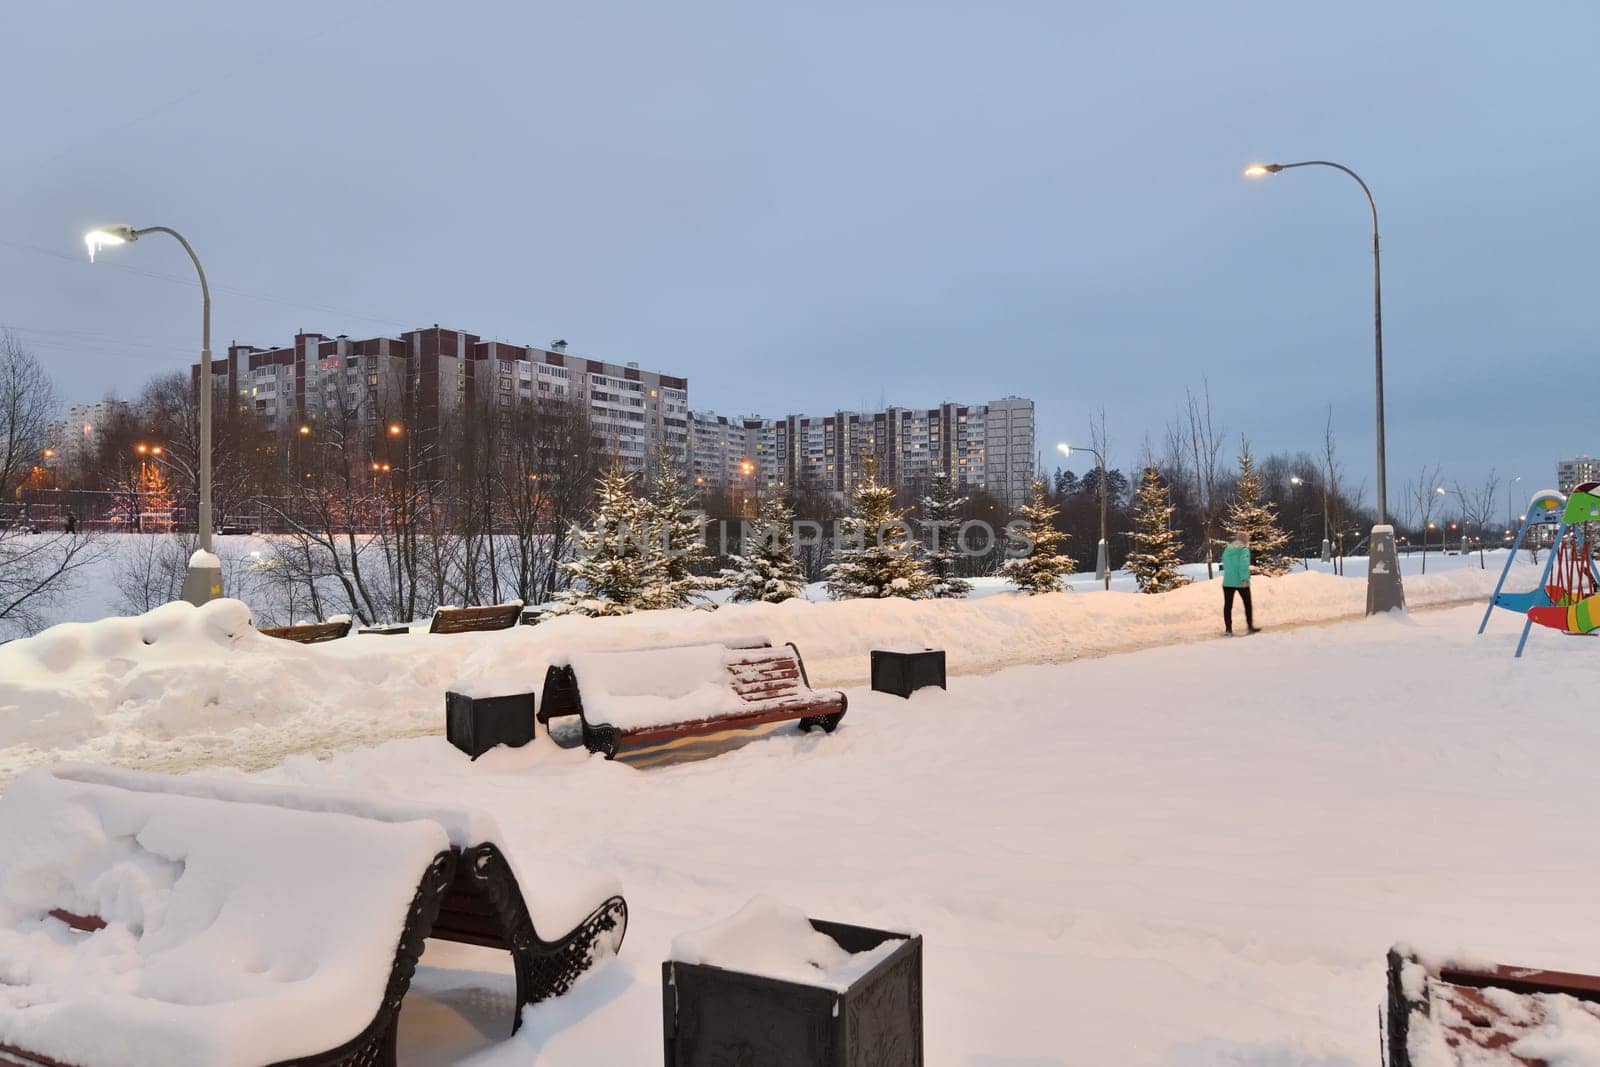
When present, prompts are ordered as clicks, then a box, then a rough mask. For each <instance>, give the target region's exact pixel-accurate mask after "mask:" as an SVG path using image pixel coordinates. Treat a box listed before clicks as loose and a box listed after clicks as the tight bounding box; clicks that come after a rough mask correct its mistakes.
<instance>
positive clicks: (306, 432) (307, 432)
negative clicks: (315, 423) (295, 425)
mask: <svg viewBox="0 0 1600 1067" xmlns="http://www.w3.org/2000/svg"><path fill="white" fill-rule="evenodd" d="M300 436H301V437H310V436H311V427H309V426H302V427H300Z"/></svg>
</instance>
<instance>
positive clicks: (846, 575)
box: [824, 460, 928, 600]
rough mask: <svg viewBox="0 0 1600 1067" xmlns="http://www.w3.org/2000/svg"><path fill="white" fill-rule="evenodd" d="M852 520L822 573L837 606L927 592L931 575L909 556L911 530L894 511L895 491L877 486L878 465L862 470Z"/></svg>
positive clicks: (842, 524) (852, 502) (869, 464)
mask: <svg viewBox="0 0 1600 1067" xmlns="http://www.w3.org/2000/svg"><path fill="white" fill-rule="evenodd" d="M863 468H864V469H863V473H862V480H861V484H860V485H858V486H856V490H855V492H854V493H853V494H852V495H851V499H850V514H849V515H847V516H845V517H844V518H842V519H840V520H839V527H838V533H839V547H838V548H836V549H835V550H834V554H833V558H834V562H832V563H830V564H829V565H828V568H827V570H826V571H825V572H824V573H825V574H826V575H827V579H828V595H829V596H831V597H833V598H834V599H835V600H854V599H857V598H860V597H897V596H900V597H915V596H921V595H922V593H923V592H924V591H925V590H926V589H927V587H928V572H927V571H925V570H923V569H922V564H921V562H920V561H918V560H917V558H916V557H915V556H913V555H912V554H911V547H912V545H911V528H910V527H909V526H908V525H907V524H906V522H905V516H904V515H903V514H902V513H901V512H899V511H896V510H895V508H894V487H893V486H889V485H883V484H881V483H879V481H878V472H877V465H876V464H874V463H872V462H871V461H870V460H869V461H867V462H866V463H865V464H863Z"/></svg>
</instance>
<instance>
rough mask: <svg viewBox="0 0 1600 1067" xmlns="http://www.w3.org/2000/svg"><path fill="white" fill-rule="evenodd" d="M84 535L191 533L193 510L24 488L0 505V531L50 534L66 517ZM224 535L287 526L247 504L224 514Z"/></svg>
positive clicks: (166, 502) (133, 498)
mask: <svg viewBox="0 0 1600 1067" xmlns="http://www.w3.org/2000/svg"><path fill="white" fill-rule="evenodd" d="M68 515H71V516H72V517H73V519H74V520H75V521H76V527H77V529H79V530H81V531H83V532H84V533H90V532H95V533H148V534H167V533H194V531H195V508H194V507H193V506H192V504H191V502H189V501H186V500H178V501H173V500H172V499H171V498H170V497H163V496H159V495H155V494H147V493H116V492H111V491H109V490H105V489H24V490H23V491H22V497H21V499H20V500H19V501H18V502H17V503H14V504H13V503H5V504H0V526H6V527H23V528H27V529H37V530H39V531H41V532H44V533H54V532H59V531H62V530H65V529H66V528H67V516H68ZM219 518H220V523H219V525H220V528H221V530H222V532H223V533H283V532H285V530H286V526H285V524H284V523H283V521H282V519H281V518H279V517H278V516H277V515H276V514H275V513H274V512H272V510H271V509H269V508H266V507H263V506H262V504H261V502H260V501H250V502H249V503H248V504H247V506H245V507H244V508H241V509H240V510H239V513H238V514H236V515H222V516H220V517H219Z"/></svg>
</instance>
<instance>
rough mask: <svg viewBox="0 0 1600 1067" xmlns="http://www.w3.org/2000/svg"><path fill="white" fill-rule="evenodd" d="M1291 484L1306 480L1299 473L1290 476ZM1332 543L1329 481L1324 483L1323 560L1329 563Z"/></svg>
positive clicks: (1301, 483)
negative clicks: (1329, 513)
mask: <svg viewBox="0 0 1600 1067" xmlns="http://www.w3.org/2000/svg"><path fill="white" fill-rule="evenodd" d="M1289 482H1290V484H1291V485H1305V484H1306V480H1305V479H1304V478H1302V477H1300V476H1299V475H1298V474H1293V475H1290V476H1289ZM1332 548H1333V546H1332V544H1331V543H1330V542H1329V540H1328V483H1327V482H1323V483H1322V562H1324V563H1327V562H1329V561H1330V560H1332V559H1333V551H1332Z"/></svg>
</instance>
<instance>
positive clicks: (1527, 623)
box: [1478, 491, 1600, 659]
mask: <svg viewBox="0 0 1600 1067" xmlns="http://www.w3.org/2000/svg"><path fill="white" fill-rule="evenodd" d="M1549 497H1555V498H1556V499H1557V500H1558V501H1560V506H1558V507H1555V508H1544V507H1540V506H1539V504H1540V502H1541V501H1543V500H1545V499H1547V498H1549ZM1565 505H1566V497H1564V496H1562V495H1561V494H1560V493H1551V492H1546V491H1541V492H1538V493H1535V494H1534V495H1533V497H1532V499H1530V500H1529V501H1528V510H1527V511H1526V512H1525V513H1524V514H1523V517H1522V523H1521V525H1520V526H1518V528H1517V537H1516V540H1514V541H1513V542H1512V543H1511V552H1510V554H1509V555H1508V556H1506V565H1505V567H1504V568H1502V569H1501V571H1500V580H1499V581H1498V582H1496V583H1495V586H1494V594H1493V595H1492V596H1490V597H1489V605H1488V606H1487V607H1485V608H1484V609H1483V621H1481V622H1480V623H1478V632H1479V633H1480V634H1481V633H1483V631H1484V630H1485V629H1486V628H1487V627H1488V625H1489V616H1490V615H1491V614H1493V613H1494V609H1495V608H1504V609H1505V610H1506V611H1515V612H1518V613H1520V614H1521V615H1522V616H1523V621H1522V636H1521V637H1520V638H1519V639H1518V640H1517V652H1516V655H1517V658H1518V659H1520V658H1521V657H1522V650H1523V648H1524V647H1525V646H1526V645H1527V643H1528V634H1529V632H1530V631H1531V630H1532V629H1533V620H1532V619H1530V618H1528V617H1527V614H1528V609H1529V608H1535V607H1550V606H1551V601H1550V594H1549V593H1548V592H1546V589H1547V588H1548V587H1549V585H1550V572H1551V571H1552V570H1553V569H1554V568H1555V562H1556V554H1557V553H1558V552H1559V551H1560V549H1561V541H1562V539H1563V538H1564V537H1566V534H1567V529H1568V527H1567V523H1566V521H1565V518H1564V516H1565V512H1566V506H1565ZM1550 525H1554V526H1555V528H1556V536H1555V539H1554V540H1553V541H1551V542H1550V554H1549V555H1547V556H1546V557H1545V561H1544V569H1543V570H1542V571H1540V573H1539V584H1538V585H1537V586H1536V587H1534V588H1533V589H1532V590H1530V591H1528V592H1526V593H1507V592H1505V584H1506V578H1508V577H1509V576H1510V574H1511V565H1512V564H1513V563H1514V562H1516V559H1517V552H1518V551H1519V550H1520V549H1521V548H1522V545H1523V542H1524V541H1525V540H1526V539H1527V536H1528V531H1529V530H1530V529H1531V528H1533V527H1535V526H1550ZM1572 530H1573V537H1574V538H1575V539H1576V541H1577V547H1578V548H1579V549H1582V548H1583V545H1584V537H1583V526H1582V525H1578V526H1575V527H1573V528H1572ZM1589 573H1590V574H1591V575H1592V576H1593V577H1594V579H1595V584H1596V585H1600V571H1597V570H1596V569H1595V563H1594V560H1592V559H1591V560H1590V561H1589Z"/></svg>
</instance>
